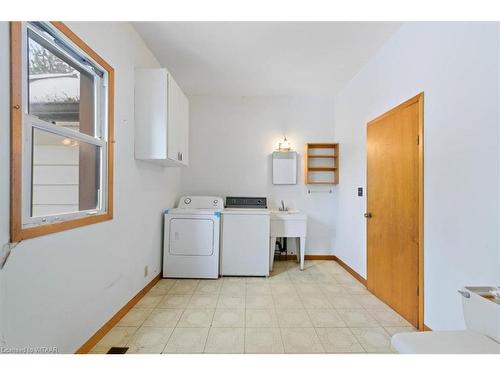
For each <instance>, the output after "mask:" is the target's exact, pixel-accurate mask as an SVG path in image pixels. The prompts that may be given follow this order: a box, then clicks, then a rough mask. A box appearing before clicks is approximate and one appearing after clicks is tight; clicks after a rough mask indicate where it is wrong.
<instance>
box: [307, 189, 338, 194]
mask: <svg viewBox="0 0 500 375" xmlns="http://www.w3.org/2000/svg"><path fill="white" fill-rule="evenodd" d="M313 193H328V194H331V193H332V189H329V190H311V189H308V190H307V194H313Z"/></svg>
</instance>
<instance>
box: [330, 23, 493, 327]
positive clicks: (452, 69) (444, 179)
mask: <svg viewBox="0 0 500 375" xmlns="http://www.w3.org/2000/svg"><path fill="white" fill-rule="evenodd" d="M499 66H500V65H499V33H498V25H497V24H496V23H409V24H405V25H404V26H403V27H402V28H401V30H400V31H398V32H397V33H396V34H395V35H394V36H393V37H392V38H391V39H390V40H389V41H388V42H387V43H386V45H385V46H384V47H383V48H382V49H381V50H380V51H379V53H378V54H377V55H376V56H375V57H374V58H373V59H372V60H371V61H370V62H369V63H368V64H367V65H366V66H365V67H364V68H363V69H362V70H361V71H360V72H359V73H358V74H357V75H356V76H355V77H354V79H353V80H352V81H351V82H350V83H349V84H348V85H347V87H346V88H345V89H343V90H342V91H341V92H340V93H339V94H338V95H337V96H336V98H335V139H336V140H337V141H338V142H339V143H340V145H341V165H342V169H341V171H342V176H341V184H340V185H339V191H338V217H337V223H338V224H337V228H336V242H335V244H334V249H335V253H336V254H337V255H338V256H339V257H340V258H341V259H343V260H344V261H345V262H346V263H348V264H349V265H350V266H351V267H353V268H354V269H355V270H356V271H357V272H359V273H360V274H362V275H363V276H365V275H366V245H365V244H366V230H365V225H366V224H365V219H364V218H363V212H364V210H365V205H366V202H365V199H364V198H359V197H357V196H356V188H357V187H358V186H365V185H366V179H365V176H366V148H365V146H366V145H365V142H366V138H365V132H366V123H367V122H368V121H369V120H371V119H373V118H374V117H376V116H377V115H380V114H382V113H384V112H386V111H387V110H389V109H390V108H392V107H394V106H395V105H397V104H399V103H400V102H402V101H404V100H406V99H409V98H410V97H412V96H414V95H415V94H417V93H419V92H420V91H424V92H425V117H424V122H425V125H424V133H425V135H424V140H425V144H424V147H425V174H424V179H425V182H424V185H425V187H424V189H425V193H424V194H425V199H424V209H425V214H424V216H425V223H424V236H425V240H424V247H425V250H424V251H425V260H424V262H425V267H424V273H425V324H427V325H428V326H430V327H431V328H432V329H455V328H461V327H463V319H462V311H461V304H460V298H459V295H458V294H457V293H456V290H457V289H458V288H460V287H461V286H464V285H498V284H499V283H500V267H499V264H500V255H499V236H498V230H499V168H500V165H499V112H498V105H499V80H498V74H499Z"/></svg>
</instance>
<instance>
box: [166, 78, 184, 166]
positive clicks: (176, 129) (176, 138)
mask: <svg viewBox="0 0 500 375" xmlns="http://www.w3.org/2000/svg"><path fill="white" fill-rule="evenodd" d="M180 92H181V90H180V88H179V86H178V85H177V82H175V80H174V79H173V78H172V76H171V75H170V74H169V75H168V106H167V113H168V125H167V126H168V131H167V133H168V136H167V144H168V152H167V154H168V158H169V159H171V160H173V161H178V162H180V161H181V153H180V152H181V151H180V138H181V136H180V122H181V121H180V112H179V107H180V101H181V97H180Z"/></svg>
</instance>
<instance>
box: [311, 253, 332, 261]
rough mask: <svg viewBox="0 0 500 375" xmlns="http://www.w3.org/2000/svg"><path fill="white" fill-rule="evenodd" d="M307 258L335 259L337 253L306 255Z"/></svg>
mask: <svg viewBox="0 0 500 375" xmlns="http://www.w3.org/2000/svg"><path fill="white" fill-rule="evenodd" d="M304 259H305V260H335V255H326V254H325V255H305V256H304Z"/></svg>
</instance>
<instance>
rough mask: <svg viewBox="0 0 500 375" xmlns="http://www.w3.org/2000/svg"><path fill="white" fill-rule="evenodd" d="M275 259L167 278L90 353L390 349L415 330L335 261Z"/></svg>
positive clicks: (380, 351)
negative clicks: (258, 274) (233, 272)
mask: <svg viewBox="0 0 500 375" xmlns="http://www.w3.org/2000/svg"><path fill="white" fill-rule="evenodd" d="M274 264H275V268H274V271H273V273H272V274H271V276H270V277H269V278H240V277H225V278H221V279H219V280H174V279H162V280H160V281H159V282H158V283H157V284H156V285H155V286H154V287H153V288H152V289H151V290H150V291H149V292H148V293H147V294H146V295H145V296H144V297H143V298H142V299H141V300H140V301H139V303H138V304H137V305H136V306H135V307H134V308H132V309H131V310H130V312H129V313H128V314H127V315H126V316H125V317H123V319H122V320H121V321H120V322H119V323H118V324H117V325H116V326H115V327H114V328H113V329H112V330H111V331H110V332H109V333H108V334H107V335H106V336H105V337H104V338H103V339H102V340H101V341H100V342H99V343H98V344H97V345H96V346H95V347H94V348H93V349H92V351H91V353H106V352H107V351H108V349H109V348H110V347H111V346H128V347H129V348H130V349H129V350H128V352H127V353H365V352H368V353H391V352H392V349H391V346H390V337H391V335H393V334H395V333H397V332H402V331H410V330H414V328H413V327H411V326H410V324H409V323H408V322H406V321H405V320H404V319H403V318H401V317H400V316H399V315H398V314H396V313H395V312H394V311H393V310H392V309H391V308H389V307H388V306H387V305H385V304H384V303H382V302H381V301H380V300H379V299H377V298H376V297H375V296H373V295H372V294H371V293H370V292H368V291H367V290H366V288H365V287H364V286H363V285H362V284H360V283H359V282H358V281H357V280H356V279H354V278H353V277H352V276H351V275H350V274H349V273H347V272H346V271H345V270H344V269H343V268H342V267H341V266H339V265H338V264H337V263H336V262H334V261H306V266H305V269H304V271H302V272H301V271H300V270H299V268H298V265H297V263H295V262H294V261H283V262H279V261H278V262H275V263H274Z"/></svg>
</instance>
